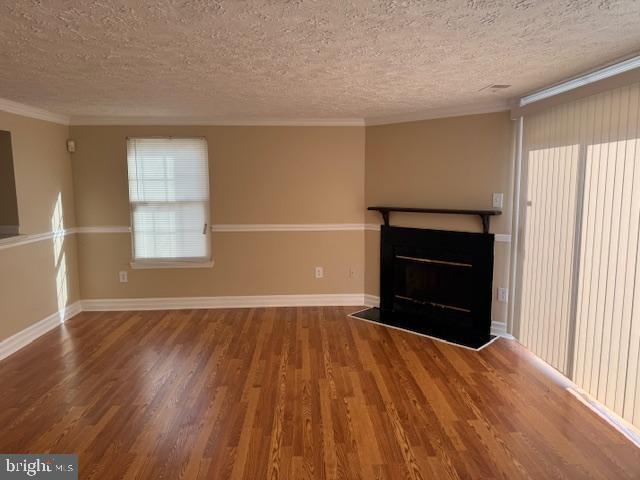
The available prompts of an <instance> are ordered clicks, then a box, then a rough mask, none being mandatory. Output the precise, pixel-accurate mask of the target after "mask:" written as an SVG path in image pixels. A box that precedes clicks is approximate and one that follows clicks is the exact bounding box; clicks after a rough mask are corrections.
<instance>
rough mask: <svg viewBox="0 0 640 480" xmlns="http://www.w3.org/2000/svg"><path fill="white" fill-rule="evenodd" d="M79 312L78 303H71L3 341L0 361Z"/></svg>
mask: <svg viewBox="0 0 640 480" xmlns="http://www.w3.org/2000/svg"><path fill="white" fill-rule="evenodd" d="M81 311H82V308H81V306H80V302H75V303H72V304H71V305H67V307H66V308H65V309H64V310H60V311H58V312H55V313H53V314H51V315H49V316H48V317H46V318H43V319H42V320H40V321H39V322H36V323H34V324H33V325H30V326H28V327H27V328H25V329H24V330H21V331H20V332H18V333H16V334H15V335H12V336H11V337H9V338H6V339H4V340H3V341H2V342H0V360H2V359H3V358H6V357H8V356H9V355H11V354H13V353H15V352H17V351H18V350H20V349H21V348H22V347H25V346H27V345H28V344H30V343H31V342H33V341H34V340H35V339H37V338H38V337H40V336H42V335H44V334H45V333H47V332H48V331H49V330H52V329H53V328H55V327H57V326H58V325H60V324H61V323H64V322H66V321H67V320H69V319H70V318H71V317H74V316H75V315H77V314H78V313H80V312H81Z"/></svg>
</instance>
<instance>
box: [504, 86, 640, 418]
mask: <svg viewBox="0 0 640 480" xmlns="http://www.w3.org/2000/svg"><path fill="white" fill-rule="evenodd" d="M639 117H640V84H635V85H631V86H628V87H624V88H620V89H617V90H612V91H609V92H605V93H601V94H598V95H594V96H591V97H588V98H584V99H581V100H578V101H575V102H572V103H566V104H563V105H560V106H556V107H553V108H550V109H547V110H545V111H542V112H538V113H536V114H533V115H530V116H527V117H525V118H524V123H523V125H524V127H523V139H522V140H523V149H522V162H523V166H522V167H523V177H522V179H523V181H522V199H521V218H522V227H523V228H522V232H521V235H520V242H521V243H520V245H521V248H520V262H519V265H520V266H519V275H518V284H519V301H518V309H517V312H518V327H517V328H516V335H517V336H518V338H519V340H520V341H521V342H522V343H523V344H524V345H525V346H527V347H528V348H529V349H531V350H532V351H533V352H534V353H536V354H537V355H538V356H540V357H541V358H543V359H544V360H545V361H547V362H548V363H550V364H551V365H553V366H554V367H555V368H557V369H558V370H559V371H561V372H563V373H564V374H565V375H567V376H568V377H569V378H571V379H572V380H573V381H574V382H575V383H576V384H577V385H578V386H579V387H581V388H582V389H584V390H585V391H586V392H588V393H589V394H590V395H592V396H593V397H595V398H596V399H597V400H599V401H600V402H602V403H603V404H604V405H606V406H607V407H609V408H610V409H611V410H613V411H615V412H616V413H618V414H619V415H620V416H622V417H623V418H625V419H626V420H628V421H629V422H631V423H633V424H635V425H636V426H640V392H637V390H638V383H639V382H640V376H639V375H640V369H639V368H638V366H639V365H638V364H639V361H640V357H639V354H640V348H639V347H640V271H639V270H640V262H639V260H640V259H639V254H640V249H639V248H638V247H639V239H640V237H639V234H640V141H639V140H638V138H639V136H640V130H639V127H640V122H639Z"/></svg>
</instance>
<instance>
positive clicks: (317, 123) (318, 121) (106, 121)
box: [71, 116, 365, 127]
mask: <svg viewBox="0 0 640 480" xmlns="http://www.w3.org/2000/svg"><path fill="white" fill-rule="evenodd" d="M71 125H73V126H97V125H111V126H124V125H126V126H131V125H155V126H161V125H165V126H166V125H171V126H173V125H189V126H236V127H242V126H246V127H251V126H255V127H258V126H272V127H363V126H364V125H365V121H364V119H363V118H291V119H287V118H258V119H224V118H215V117H211V118H207V117H119V116H113V117H91V116H77V117H71Z"/></svg>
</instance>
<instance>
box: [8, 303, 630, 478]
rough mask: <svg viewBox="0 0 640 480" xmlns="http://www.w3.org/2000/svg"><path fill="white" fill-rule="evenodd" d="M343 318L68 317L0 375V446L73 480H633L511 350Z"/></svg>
mask: <svg viewBox="0 0 640 480" xmlns="http://www.w3.org/2000/svg"><path fill="white" fill-rule="evenodd" d="M355 310H356V309H355V308H347V307H330V308H280V309H274V308H269V309H242V310H240V309H238V310H182V311H162V312H117V313H82V314H80V315H78V316H76V317H75V318H73V319H72V320H70V321H68V322H67V324H66V325H65V326H63V327H60V328H57V329H55V330H54V331H52V332H50V333H49V334H47V335H45V336H44V337H42V338H40V339H39V340H37V341H36V342H34V343H33V344H32V345H30V346H28V347H26V348H24V349H23V350H21V351H19V352H18V353H16V354H15V355H13V356H11V357H9V358H8V359H6V360H4V361H2V362H0V385H2V395H1V397H0V432H1V435H0V451H1V452H5V453H12V452H14V453H25V452H33V453H36V452H47V451H48V452H56V453H78V454H79V459H80V478H82V479H111V478H127V479H130V478H131V479H133V478H148V479H178V478H185V479H195V478H211V479H225V478H245V479H261V478H269V479H275V478H283V479H301V478H362V479H375V478H389V479H401V478H408V479H419V478H422V479H447V478H481V479H491V478H502V479H518V478H531V479H544V478H569V479H586V478H599V479H609V480H610V479H614V478H615V479H617V478H620V479H627V478H628V479H631V478H635V479H638V478H640V450H639V449H637V448H636V447H634V446H633V445H632V444H631V443H630V442H628V441H627V440H626V439H625V438H624V437H623V436H622V435H620V434H619V433H618V432H617V431H615V430H614V429H613V428H611V427H610V426H609V425H608V424H606V423H605V422H604V421H603V420H601V419H600V418H599V417H598V416H597V415H595V414H594V413H592V412H591V411H590V410H589V409H588V408H587V407H585V406H584V405H582V404H581V403H580V402H579V401H577V400H576V399H575V398H574V397H573V396H572V395H571V394H570V393H568V392H567V391H566V390H565V389H564V388H563V387H562V385H561V384H559V383H558V382H557V381H556V380H554V379H553V378H552V377H549V376H548V375H547V374H546V373H545V372H544V371H542V370H540V369H539V368H538V367H537V366H536V363H535V362H532V360H531V356H530V354H529V353H528V352H526V351H525V350H524V349H523V348H522V347H520V346H519V345H518V344H517V343H516V342H513V341H508V340H504V339H499V340H497V341H496V342H494V343H493V344H492V345H490V346H489V347H487V348H485V349H484V350H482V351H480V352H474V351H470V350H465V349H462V348H458V347H455V346H451V345H446V344H443V343H439V342H435V341H432V340H429V339H427V338H423V337H419V336H415V335H412V334H409V333H404V332H399V331H396V330H391V329H387V328H385V327H382V326H376V325H372V324H370V323H365V322H362V321H359V320H355V319H351V318H348V317H347V316H346V314H347V313H350V312H352V311H355Z"/></svg>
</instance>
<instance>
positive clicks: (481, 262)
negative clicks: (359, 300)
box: [362, 225, 494, 348]
mask: <svg viewBox="0 0 640 480" xmlns="http://www.w3.org/2000/svg"><path fill="white" fill-rule="evenodd" d="M493 244H494V236H493V234H489V233H468V232H449V231H443V230H427V229H417V228H403V227H393V226H388V225H383V226H382V227H381V251H380V309H379V310H378V311H376V312H372V313H370V314H369V315H373V316H374V317H375V318H369V319H371V320H375V321H378V322H381V323H385V324H387V325H391V326H395V327H401V328H404V329H408V330H412V331H416V332H419V333H423V334H426V335H430V336H434V337H438V338H442V339H444V340H447V341H450V342H454V343H459V344H462V345H466V346H470V347H473V348H478V347H479V346H482V345H484V344H485V343H487V342H488V341H489V340H490V339H491V335H490V329H491V299H492V279H493ZM362 318H365V317H362Z"/></svg>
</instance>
